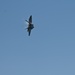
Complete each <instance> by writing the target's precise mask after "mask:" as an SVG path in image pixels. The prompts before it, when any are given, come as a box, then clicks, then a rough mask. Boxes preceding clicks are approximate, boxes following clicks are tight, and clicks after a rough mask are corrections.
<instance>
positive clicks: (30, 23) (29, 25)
mask: <svg viewBox="0 0 75 75" xmlns="http://www.w3.org/2000/svg"><path fill="white" fill-rule="evenodd" d="M25 21H26V22H28V27H27V28H26V29H27V32H28V35H29V36H30V33H31V30H32V29H33V28H34V25H33V24H32V15H30V17H29V21H27V20H25Z"/></svg>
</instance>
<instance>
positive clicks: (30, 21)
mask: <svg viewBox="0 0 75 75" xmlns="http://www.w3.org/2000/svg"><path fill="white" fill-rule="evenodd" d="M29 23H32V15H31V16H30V17H29Z"/></svg>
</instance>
